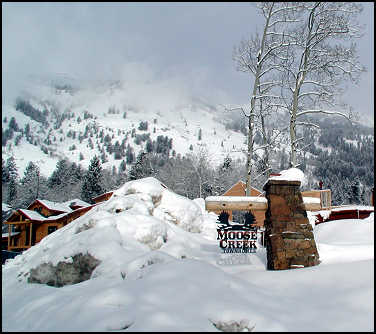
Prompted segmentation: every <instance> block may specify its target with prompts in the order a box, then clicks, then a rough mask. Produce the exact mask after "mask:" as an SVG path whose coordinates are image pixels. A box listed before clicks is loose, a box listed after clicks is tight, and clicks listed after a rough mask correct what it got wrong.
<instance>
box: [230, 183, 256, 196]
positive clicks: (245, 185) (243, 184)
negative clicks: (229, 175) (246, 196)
mask: <svg viewBox="0 0 376 334" xmlns="http://www.w3.org/2000/svg"><path fill="white" fill-rule="evenodd" d="M239 183H240V184H241V185H242V186H243V188H244V191H245V190H246V187H247V184H246V183H245V182H243V181H242V180H239V181H238V182H236V183H235V184H233V185H232V186H231V187H230V188H228V189H227V190H226V191H225V192H223V194H225V193H227V192H228V191H230V190H231V189H232V188H234V187H235V186H236V185H237V184H239ZM251 188H252V189H254V190H256V191H257V192H259V193H260V195H259V196H263V192H262V191H261V190H258V189H257V188H255V187H252V186H251Z"/></svg>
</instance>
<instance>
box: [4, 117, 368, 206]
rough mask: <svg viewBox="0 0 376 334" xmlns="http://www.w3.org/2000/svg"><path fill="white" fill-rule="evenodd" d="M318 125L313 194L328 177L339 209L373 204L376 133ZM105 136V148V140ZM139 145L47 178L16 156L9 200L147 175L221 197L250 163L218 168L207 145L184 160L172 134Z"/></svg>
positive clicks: (68, 194) (276, 157)
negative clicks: (115, 159) (112, 161)
mask: <svg viewBox="0 0 376 334" xmlns="http://www.w3.org/2000/svg"><path fill="white" fill-rule="evenodd" d="M316 122H318V123H319V125H320V129H319V130H317V129H305V131H304V133H303V135H304V142H305V143H306V151H305V153H304V154H303V155H302V157H301V165H300V166H299V168H301V169H302V170H303V171H304V172H305V174H306V176H307V178H308V184H307V185H306V186H305V187H306V189H318V182H319V181H320V180H321V181H322V182H323V187H324V188H325V189H327V188H329V189H331V190H332V204H333V205H340V204H349V203H356V204H369V200H370V191H371V189H372V187H373V184H374V136H373V129H371V128H367V127H365V126H362V125H354V124H353V125H351V124H350V123H349V122H347V121H346V120H342V119H338V118H326V119H322V120H316ZM145 124H146V125H145ZM142 126H143V127H144V128H145V126H146V128H147V122H146V123H143V124H140V127H142ZM146 137H147V136H146ZM89 138H90V137H89ZM134 138H135V140H136V139H137V138H139V137H136V136H134ZM103 139H104V140H103V141H104V143H106V141H107V139H106V137H104V138H103ZM139 140H141V141H143V140H145V150H141V151H140V153H139V154H138V155H137V156H134V153H133V154H131V153H129V152H132V148H131V147H130V146H129V144H128V147H123V146H122V145H116V144H115V146H114V148H113V150H114V151H115V152H116V151H117V150H118V151H119V155H120V158H121V159H122V163H121V164H120V165H119V168H116V167H115V166H112V167H111V168H103V166H102V162H101V160H100V158H99V157H98V158H93V159H91V163H90V165H89V168H88V169H85V168H83V167H82V166H81V165H80V164H77V163H75V162H71V161H69V160H68V159H60V160H59V161H58V163H57V164H56V168H55V170H54V171H53V173H52V174H51V175H50V176H49V177H45V176H43V175H41V173H40V170H39V168H40V167H39V166H38V164H37V163H36V162H33V161H30V162H29V164H28V167H27V168H26V170H25V173H24V174H23V175H19V174H18V167H17V165H16V162H15V159H14V158H12V157H11V158H9V159H7V160H6V161H5V160H4V159H3V160H2V167H3V168H2V171H3V172H2V195H3V202H6V203H7V204H9V205H11V206H12V207H13V208H17V207H26V206H28V205H29V204H30V203H31V202H32V201H33V200H34V199H36V198H44V199H48V200H52V201H67V200H69V199H73V198H81V199H83V200H86V201H90V198H91V197H93V196H96V195H99V194H100V193H104V192H106V191H110V190H114V189H116V188H117V187H119V186H120V185H122V184H123V183H124V182H125V181H127V180H134V179H137V178H141V177H146V176H154V177H156V178H157V179H159V180H161V181H162V182H163V183H164V184H166V185H167V186H168V187H169V188H171V189H172V190H173V191H174V192H176V193H178V194H181V195H184V196H187V197H188V198H191V199H193V198H197V197H206V196H209V195H220V194H222V193H223V192H224V191H226V190H227V189H228V188H229V187H230V186H231V185H233V184H234V183H236V182H237V181H238V180H244V174H245V163H244V160H241V159H237V160H234V159H232V158H231V157H230V156H229V155H228V156H227V157H225V159H224V160H223V162H222V163H220V164H219V165H218V166H213V165H212V164H211V161H210V157H209V155H208V152H207V149H206V147H205V146H204V145H202V147H201V148H200V149H199V150H196V151H195V152H193V151H192V152H191V153H188V154H186V155H184V156H182V155H181V154H177V153H176V152H175V151H173V150H172V149H171V148H172V142H173V139H172V138H168V137H167V136H161V135H159V136H158V137H157V140H156V141H151V139H150V138H149V137H147V138H139ZM109 142H111V141H110V140H109ZM118 146H119V147H118ZM124 148H125V150H124V151H123V149H124ZM107 149H108V147H107ZM122 152H124V154H123V153H122ZM127 152H128V153H127ZM114 154H115V153H114ZM259 162H260V161H256V162H255V163H256V166H261V165H262V164H258V163H259ZM285 168H288V155H287V154H286V153H285V152H284V149H282V150H276V151H275V152H273V171H274V172H278V171H279V170H281V169H285ZM261 170H262V168H261V167H260V171H261ZM257 172H258V171H257V170H256V171H255V173H256V174H257ZM94 173H95V177H94V178H93V174H94ZM256 174H255V181H254V186H255V187H256V188H259V189H262V186H263V184H264V182H265V180H266V179H265V176H263V175H262V173H261V174H259V175H258V176H256ZM95 184H97V186H96V185H95Z"/></svg>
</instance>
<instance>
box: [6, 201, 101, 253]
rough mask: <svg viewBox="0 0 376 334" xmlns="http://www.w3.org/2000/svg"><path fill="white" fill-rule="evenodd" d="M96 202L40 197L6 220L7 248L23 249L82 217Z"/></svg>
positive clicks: (19, 250)
mask: <svg viewBox="0 0 376 334" xmlns="http://www.w3.org/2000/svg"><path fill="white" fill-rule="evenodd" d="M95 205H96V204H94V205H90V204H88V203H86V202H84V201H81V200H79V199H74V200H71V201H67V202H64V203H56V202H51V201H47V200H41V199H36V200H35V201H34V202H32V203H31V204H30V205H29V206H28V207H27V209H17V210H15V211H13V213H12V214H11V215H10V217H9V218H8V219H7V221H6V222H5V224H7V225H8V247H7V249H8V250H9V251H16V252H22V251H24V250H26V249H28V248H30V247H31V246H34V245H35V244H37V243H38V242H40V241H41V240H42V239H43V238H44V237H46V236H47V235H49V234H51V233H52V232H54V231H56V230H57V229H59V228H61V227H63V226H65V225H67V224H69V223H70V222H71V221H73V220H75V219H77V218H78V217H81V216H82V215H83V214H85V213H86V212H88V211H89V210H90V209H91V208H92V207H93V206H95Z"/></svg>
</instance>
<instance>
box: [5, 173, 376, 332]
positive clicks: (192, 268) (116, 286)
mask: <svg viewBox="0 0 376 334" xmlns="http://www.w3.org/2000/svg"><path fill="white" fill-rule="evenodd" d="M216 220H217V216H215V215H214V214H212V213H208V212H206V211H205V209H204V201H203V200H202V199H196V200H194V201H191V200H189V199H187V198H185V197H182V196H179V195H176V194H175V193H173V192H171V191H170V190H168V189H166V188H165V187H164V186H163V185H162V184H161V183H160V182H159V181H158V180H156V179H154V178H146V179H142V180H137V181H132V182H128V183H126V184H125V185H124V186H123V187H121V188H120V189H118V190H116V191H115V192H114V195H113V197H112V198H111V199H110V200H108V201H107V202H104V203H102V204H100V205H98V206H96V207H94V208H93V209H92V210H91V211H89V212H88V213H87V214H86V215H84V216H82V217H80V218H78V219H77V220H75V221H74V222H72V223H70V224H68V225H67V226H65V227H63V228H61V229H59V230H57V231H56V232H54V233H52V234H50V235H49V236H48V237H46V238H44V239H43V240H42V241H41V242H40V243H39V244H38V245H36V246H34V247H32V248H30V249H29V250H28V251H26V252H24V253H23V254H22V255H19V256H17V257H16V258H15V259H13V260H9V261H8V262H7V263H6V264H5V265H4V266H3V267H2V306H3V307H2V326H3V327H2V329H3V331H126V330H129V331H218V329H217V327H215V326H214V325H213V323H215V324H216V325H217V326H218V327H220V325H222V328H223V326H226V325H227V326H229V327H232V328H235V325H234V323H235V322H237V323H238V325H239V326H240V327H238V329H243V328H244V330H247V329H249V330H251V329H252V328H253V330H255V331H373V330H374V238H373V235H374V215H373V214H371V216H370V217H369V218H367V219H363V220H356V219H354V220H338V221H333V222H328V223H324V224H320V225H317V226H315V227H314V234H315V239H316V243H317V247H318V251H319V255H320V260H321V261H322V262H321V263H320V265H318V266H315V267H309V268H300V269H295V270H285V271H267V270H266V254H265V249H263V248H262V247H261V246H260V247H259V248H258V250H257V252H256V253H253V254H223V253H221V250H220V248H219V246H218V241H217V240H216V237H217V235H216ZM311 223H312V222H311ZM313 225H314V224H313ZM78 253H82V254H85V253H89V254H91V255H92V256H93V257H95V258H96V259H98V260H99V261H101V262H100V264H99V265H98V266H97V267H96V268H95V270H94V271H93V273H92V275H91V278H90V279H89V280H86V281H84V282H81V283H78V284H74V285H65V286H64V287H61V288H56V287H52V286H47V285H45V284H36V283H33V284H30V283H27V278H28V276H29V271H30V269H32V268H36V267H37V266H38V265H40V264H41V263H47V262H50V263H51V264H52V265H56V264H57V263H59V262H62V261H64V262H67V263H69V262H72V256H73V255H75V254H78ZM41 274H43V273H41ZM44 274H45V275H48V273H44Z"/></svg>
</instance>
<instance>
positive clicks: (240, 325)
mask: <svg viewBox="0 0 376 334" xmlns="http://www.w3.org/2000/svg"><path fill="white" fill-rule="evenodd" d="M211 322H212V323H213V325H214V327H215V328H217V329H219V330H220V331H222V332H252V331H253V329H254V328H255V326H250V325H249V321H248V320H245V319H243V320H240V321H236V320H232V321H227V322H225V321H217V322H213V321H211Z"/></svg>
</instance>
